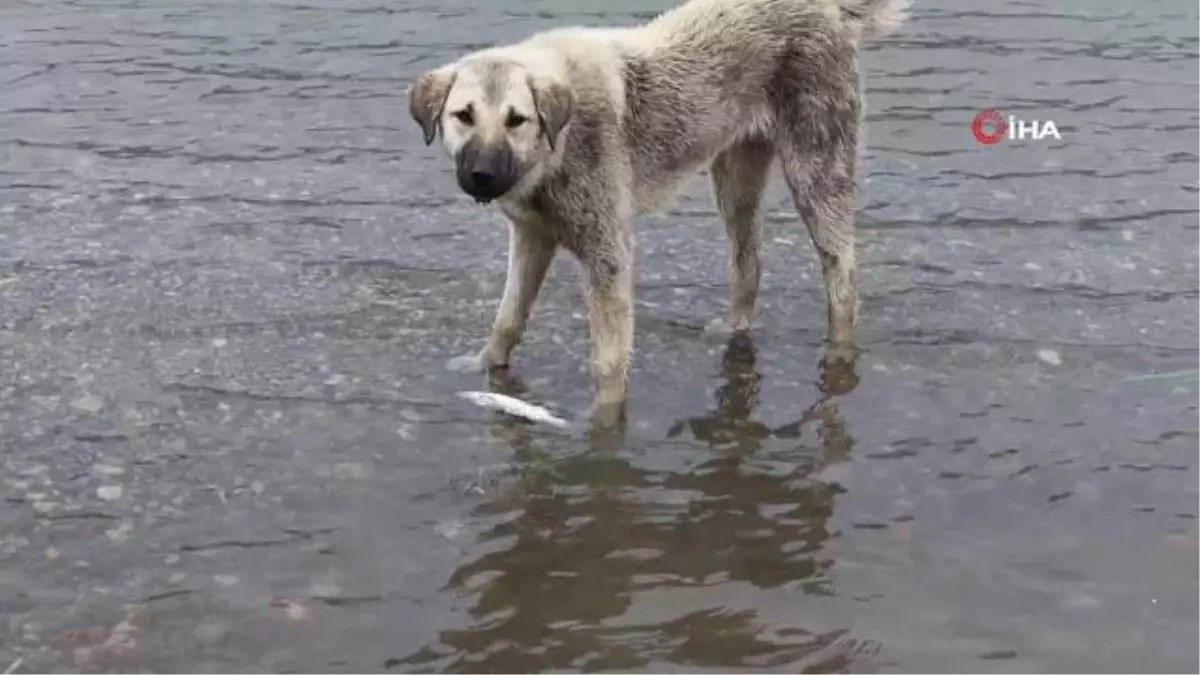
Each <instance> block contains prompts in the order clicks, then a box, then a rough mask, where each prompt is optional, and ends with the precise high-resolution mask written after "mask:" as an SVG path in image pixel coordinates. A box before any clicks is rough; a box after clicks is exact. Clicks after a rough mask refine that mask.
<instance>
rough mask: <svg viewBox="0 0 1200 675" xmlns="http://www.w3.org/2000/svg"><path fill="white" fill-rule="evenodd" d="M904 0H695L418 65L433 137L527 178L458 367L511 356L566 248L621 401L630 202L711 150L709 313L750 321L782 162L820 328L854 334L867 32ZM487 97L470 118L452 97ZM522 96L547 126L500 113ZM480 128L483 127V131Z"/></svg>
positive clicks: (735, 326)
mask: <svg viewBox="0 0 1200 675" xmlns="http://www.w3.org/2000/svg"><path fill="white" fill-rule="evenodd" d="M907 4H908V0H691V1H690V2H687V3H685V4H683V5H680V6H679V7H676V8H674V9H672V10H670V11H668V12H666V13H664V14H663V15H661V16H659V17H658V18H657V19H655V20H654V21H652V22H650V23H648V24H646V25H643V26H640V27H635V28H564V29H558V30H553V31H549V32H545V33H542V34H539V35H535V36H533V37H531V38H529V39H528V40H526V41H524V42H521V43H518V44H514V45H508V46H503V47H496V48H492V49H487V50H483V51H480V52H476V53H473V54H469V55H467V56H465V57H464V58H463V59H461V60H459V61H457V62H455V63H452V64H448V65H446V66H443V67H441V68H439V69H437V70H434V71H431V72H429V73H426V74H424V75H423V76H421V78H419V79H418V80H417V82H416V83H414V85H413V87H412V88H411V89H410V93H409V104H410V112H411V114H412V116H413V118H414V119H415V120H417V122H418V123H419V124H420V125H421V127H422V131H423V133H424V136H425V139H426V142H427V143H429V142H432V141H433V139H434V136H435V132H436V131H437V130H438V129H440V130H441V132H442V137H443V143H444V144H445V146H446V150H447V152H448V154H450V155H451V156H455V157H460V156H461V149H462V147H463V146H464V145H465V144H466V143H468V142H469V141H470V139H472V138H475V139H477V140H476V142H488V143H495V144H499V146H503V147H504V148H506V149H507V151H509V152H511V153H512V156H513V160H512V163H513V166H517V167H519V168H518V171H519V174H520V176H519V180H517V181H516V182H515V184H514V186H513V188H512V189H511V190H510V191H509V192H508V193H507V194H505V195H503V196H501V197H500V198H498V199H497V200H496V202H497V204H498V206H499V208H500V209H501V210H502V211H503V212H504V213H505V215H506V216H507V217H508V219H509V220H510V228H511V229H510V235H511V236H510V250H509V269H508V280H507V283H506V287H505V291H504V296H503V299H502V302H501V306H500V309H499V311H498V313H497V316H496V320H495V323H494V325H493V327H492V331H491V334H490V337H489V339H488V342H487V345H486V346H485V347H484V348H483V349H482V350H481V351H480V352H479V353H478V354H472V355H469V356H466V357H460V358H458V359H455V360H453V361H452V362H451V365H452V366H453V367H455V368H459V369H468V368H470V369H484V368H489V367H496V366H502V365H505V364H507V363H508V359H509V355H510V353H511V351H512V349H513V347H514V346H515V345H516V344H517V343H518V342H519V341H520V338H521V334H522V333H523V331H524V329H525V324H526V321H527V319H528V317H529V313H530V310H531V308H532V306H533V302H534V300H535V299H536V297H537V294H538V290H539V289H540V287H541V284H542V282H543V280H544V278H545V275H546V271H547V270H548V269H549V266H550V262H551V260H552V259H553V257H554V255H555V252H556V251H557V250H558V249H559V248H564V249H566V250H568V251H569V252H571V253H572V254H573V255H574V256H575V257H576V258H577V259H578V260H579V262H580V263H581V264H582V267H583V270H584V281H585V284H584V287H585V301H586V304H587V308H588V319H589V323H590V329H591V359H590V363H591V368H592V374H593V378H594V384H595V408H596V409H597V410H599V409H603V408H611V407H612V406H618V407H619V406H620V405H621V404H622V403H623V401H624V399H625V395H626V388H627V382H628V373H629V366H630V358H631V353H632V348H633V265H634V242H633V229H632V221H633V219H634V218H635V217H636V216H637V215H638V214H641V213H645V212H647V211H653V210H658V209H661V208H664V207H665V206H667V205H668V204H669V203H670V201H671V200H672V198H673V197H674V195H675V194H676V192H677V191H678V190H679V188H680V187H681V186H682V184H683V183H684V182H686V181H687V180H688V179H690V178H691V177H692V176H693V175H695V173H697V172H698V171H700V170H702V169H703V168H705V167H708V168H710V173H711V180H712V184H713V194H714V199H715V202H716V205H717V209H718V211H719V212H720V214H721V219H722V221H723V223H724V226H725V230H726V232H727V234H728V237H729V241H730V256H729V274H730V280H731V287H732V288H731V296H732V298H731V307H730V311H729V314H728V316H726V317H724V318H722V319H718V320H716V321H714V322H713V324H712V325H711V329H712V330H714V331H720V332H724V331H741V330H746V329H749V328H750V327H751V324H752V322H753V319H754V314H755V311H756V306H757V301H758V292H759V283H760V278H761V263H760V259H759V258H760V248H761V204H760V201H761V196H762V193H763V191H764V190H765V188H766V186H767V183H768V178H769V176H770V171H771V169H772V167H773V166H774V165H775V164H776V163H778V165H779V167H780V169H781V170H782V173H783V176H784V179H785V180H786V181H787V183H788V185H789V187H790V188H791V191H792V194H793V197H794V201H795V206H796V209H797V211H798V212H799V214H800V216H801V218H802V219H803V220H804V222H805V224H806V226H807V228H808V231H809V233H810V235H811V238H812V241H813V243H814V246H815V248H816V250H817V254H818V257H819V259H820V262H821V266H822V271H823V274H824V281H825V288H826V299H827V308H828V337H829V341H830V342H831V343H833V344H835V345H850V344H852V343H853V340H854V329H855V325H856V323H857V309H858V291H857V271H856V263H855V247H854V215H855V211H856V209H857V205H858V167H857V160H858V152H859V144H860V141H861V134H860V125H861V117H862V103H861V94H860V86H861V85H860V70H859V63H858V56H859V46H860V45H861V44H862V42H863V41H864V40H867V39H873V38H877V37H880V36H882V35H885V34H887V33H888V32H890V31H891V30H893V29H895V28H896V27H897V26H898V25H900V23H902V21H903V20H904V18H905V12H906V9H907ZM464 101H466V102H469V104H470V105H471V106H473V109H474V110H476V111H477V112H478V111H482V113H481V115H480V118H479V119H478V120H476V123H475V125H474V126H472V127H471V128H470V129H465V128H462V125H457V124H455V123H453V122H452V123H450V124H449V126H448V123H447V121H446V112H445V111H446V110H448V109H450V108H452V107H453V106H462V105H465V103H464ZM513 111H519V112H521V114H529V115H533V116H536V118H537V119H538V121H539V124H538V127H537V129H534V128H532V127H522V128H517V129H508V128H502V127H503V125H502V124H500V122H499V120H500V119H501V118H504V116H505V115H511V114H512V113H513ZM481 138H482V139H485V140H484V141H479V140H478V139H481Z"/></svg>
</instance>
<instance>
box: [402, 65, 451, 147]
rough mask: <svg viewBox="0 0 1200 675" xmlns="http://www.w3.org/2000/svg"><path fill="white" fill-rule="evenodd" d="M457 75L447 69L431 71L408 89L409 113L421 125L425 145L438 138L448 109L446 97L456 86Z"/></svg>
mask: <svg viewBox="0 0 1200 675" xmlns="http://www.w3.org/2000/svg"><path fill="white" fill-rule="evenodd" d="M455 75H456V73H455V72H454V71H452V70H449V69H446V68H438V69H437V70H431V71H429V72H427V73H425V74H424V75H422V76H420V77H418V78H417V81H416V82H413V84H412V86H410V87H409V88H408V112H409V114H410V115H412V118H413V119H414V120H416V121H417V124H420V125H421V132H422V133H423V134H425V145H429V144H430V143H433V139H434V138H435V137H436V136H437V129H438V122H440V121H441V119H442V111H443V110H445V108H446V96H448V95H449V94H450V85H452V84H454V77H455Z"/></svg>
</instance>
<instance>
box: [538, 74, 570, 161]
mask: <svg viewBox="0 0 1200 675" xmlns="http://www.w3.org/2000/svg"><path fill="white" fill-rule="evenodd" d="M529 91H531V92H533V105H534V107H535V108H537V116H538V124H540V125H541V127H542V131H543V132H544V133H545V134H546V140H547V141H549V143H550V149H551V150H554V146H555V144H556V143H557V142H558V134H559V133H561V132H562V129H563V127H565V126H567V122H570V121H571V116H572V115H573V114H575V92H574V91H573V90H572V89H571V87H569V86H568V85H566V84H564V83H562V82H556V81H551V80H539V79H535V78H533V77H532V76H531V77H530V78H529Z"/></svg>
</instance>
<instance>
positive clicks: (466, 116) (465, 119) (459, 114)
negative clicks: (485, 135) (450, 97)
mask: <svg viewBox="0 0 1200 675" xmlns="http://www.w3.org/2000/svg"><path fill="white" fill-rule="evenodd" d="M450 114H452V115H454V119H456V120H458V121H459V122H462V123H463V124H465V125H467V126H471V125H472V124H474V123H475V115H474V114H472V112H471V109H470V108H465V109H463V110H459V111H456V112H453V113H450Z"/></svg>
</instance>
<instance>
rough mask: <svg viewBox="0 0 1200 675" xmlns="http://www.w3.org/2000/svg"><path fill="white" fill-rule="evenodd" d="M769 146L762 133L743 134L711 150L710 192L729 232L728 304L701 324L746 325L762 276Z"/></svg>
mask: <svg viewBox="0 0 1200 675" xmlns="http://www.w3.org/2000/svg"><path fill="white" fill-rule="evenodd" d="M774 161H775V146H774V144H773V143H772V142H770V141H769V140H766V139H752V140H745V141H741V142H739V143H736V144H734V145H733V146H731V147H729V148H727V149H726V150H724V151H723V152H721V154H719V155H717V157H716V159H714V160H713V162H712V166H711V176H712V191H713V198H714V201H715V202H716V205H717V211H718V212H719V213H720V214H721V220H722V221H723V222H724V224H725V232H726V234H727V235H728V236H729V284H730V291H731V293H730V307H729V315H728V317H727V318H717V319H714V320H713V321H712V323H710V324H709V325H708V327H707V329H706V331H707V332H709V333H710V334H717V335H726V334H729V333H733V332H737V331H745V330H749V329H750V326H751V324H752V323H753V322H754V315H755V311H756V307H757V303H758V289H759V283H760V282H761V280H762V264H761V260H760V256H761V251H762V213H761V205H762V195H763V191H764V190H765V189H766V187H767V179H768V177H769V176H770V173H771V165H772V164H773V163H774Z"/></svg>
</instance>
